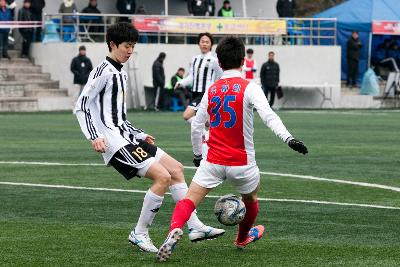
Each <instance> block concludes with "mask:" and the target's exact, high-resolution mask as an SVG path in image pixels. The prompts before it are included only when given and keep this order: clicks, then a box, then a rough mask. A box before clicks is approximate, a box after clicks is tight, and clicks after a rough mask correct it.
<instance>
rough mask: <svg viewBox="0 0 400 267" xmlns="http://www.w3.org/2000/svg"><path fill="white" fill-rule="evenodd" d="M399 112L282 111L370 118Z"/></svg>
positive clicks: (285, 111) (283, 111) (284, 111)
mask: <svg viewBox="0 0 400 267" xmlns="http://www.w3.org/2000/svg"><path fill="white" fill-rule="evenodd" d="M278 112H279V111H278ZM399 112H400V111H399V110H381V111H374V112H362V111H334V110H282V113H294V114H316V115H319V114H321V115H326V114H328V115H329V114H332V115H357V116H368V115H378V116H387V115H391V114H396V113H399Z"/></svg>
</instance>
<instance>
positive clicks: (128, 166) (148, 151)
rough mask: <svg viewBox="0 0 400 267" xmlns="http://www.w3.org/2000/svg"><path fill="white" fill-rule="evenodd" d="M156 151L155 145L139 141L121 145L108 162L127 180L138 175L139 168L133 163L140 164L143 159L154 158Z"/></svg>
mask: <svg viewBox="0 0 400 267" xmlns="http://www.w3.org/2000/svg"><path fill="white" fill-rule="evenodd" d="M156 153H157V147H156V146H154V145H151V144H149V143H147V142H144V141H141V142H139V144H138V145H133V144H129V145H126V146H124V147H122V148H121V149H120V150H118V151H117V152H116V153H115V154H114V156H113V157H112V158H111V160H110V162H109V163H110V165H111V166H113V167H114V169H116V170H117V171H118V172H119V173H120V174H122V175H123V176H124V177H125V178H126V179H127V180H129V179H131V178H133V177H135V176H138V175H137V173H138V171H139V169H138V168H136V167H135V165H141V163H143V162H144V161H146V160H148V159H150V158H154V157H155V156H156ZM139 177H140V176H139Z"/></svg>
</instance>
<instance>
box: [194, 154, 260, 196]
mask: <svg viewBox="0 0 400 267" xmlns="http://www.w3.org/2000/svg"><path fill="white" fill-rule="evenodd" d="M225 179H226V180H228V181H230V182H231V183H232V184H233V186H234V187H235V188H236V190H237V191H238V192H239V193H240V194H249V193H251V192H253V191H254V190H255V189H256V188H257V186H258V184H259V183H260V170H259V169H258V166H257V165H256V164H253V165H245V166H223V165H218V164H213V163H210V162H208V161H206V160H202V161H201V163H200V167H199V168H197V171H196V174H195V175H194V177H193V182H195V183H196V184H198V185H200V186H202V187H204V188H208V189H211V188H214V187H217V186H219V185H220V184H222V182H223V181H224V180H225Z"/></svg>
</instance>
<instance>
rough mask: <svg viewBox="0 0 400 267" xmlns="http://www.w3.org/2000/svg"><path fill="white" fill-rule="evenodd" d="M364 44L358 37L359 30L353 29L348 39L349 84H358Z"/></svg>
mask: <svg viewBox="0 0 400 267" xmlns="http://www.w3.org/2000/svg"><path fill="white" fill-rule="evenodd" d="M361 47H362V44H361V42H360V40H359V39H358V32H356V31H353V32H352V33H351V37H350V39H349V40H348V41H347V86H350V85H351V86H354V87H355V86H357V76H358V62H359V60H360V50H361Z"/></svg>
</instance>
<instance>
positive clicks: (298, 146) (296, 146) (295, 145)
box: [288, 139, 308, 155]
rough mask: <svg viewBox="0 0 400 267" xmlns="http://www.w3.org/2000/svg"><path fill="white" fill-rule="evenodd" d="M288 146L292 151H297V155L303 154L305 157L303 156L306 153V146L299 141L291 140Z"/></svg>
mask: <svg viewBox="0 0 400 267" xmlns="http://www.w3.org/2000/svg"><path fill="white" fill-rule="evenodd" d="M288 146H289V147H290V148H291V149H293V150H294V151H297V152H299V153H301V154H303V155H305V154H307V153H308V149H307V147H306V145H305V144H304V143H303V142H302V141H300V140H297V139H291V140H290V141H289V142H288Z"/></svg>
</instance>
